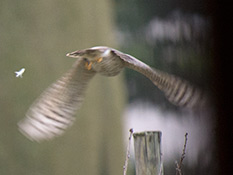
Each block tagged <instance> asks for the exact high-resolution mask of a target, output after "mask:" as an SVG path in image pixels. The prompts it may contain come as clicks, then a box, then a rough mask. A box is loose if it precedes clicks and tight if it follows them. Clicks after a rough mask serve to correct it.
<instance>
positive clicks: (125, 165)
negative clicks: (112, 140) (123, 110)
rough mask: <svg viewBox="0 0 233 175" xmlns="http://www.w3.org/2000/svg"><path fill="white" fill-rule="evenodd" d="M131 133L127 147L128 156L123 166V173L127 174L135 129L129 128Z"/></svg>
mask: <svg viewBox="0 0 233 175" xmlns="http://www.w3.org/2000/svg"><path fill="white" fill-rule="evenodd" d="M129 132H130V135H129V142H128V147H127V152H126V157H125V164H124V166H123V170H124V172H123V175H126V173H127V168H128V163H129V158H130V143H131V137H132V135H133V129H132V128H131V129H130V130H129Z"/></svg>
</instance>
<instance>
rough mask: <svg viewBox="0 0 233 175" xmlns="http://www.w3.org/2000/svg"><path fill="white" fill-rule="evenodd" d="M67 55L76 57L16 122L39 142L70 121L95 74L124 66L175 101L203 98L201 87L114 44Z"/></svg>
mask: <svg viewBox="0 0 233 175" xmlns="http://www.w3.org/2000/svg"><path fill="white" fill-rule="evenodd" d="M66 56H68V57H73V58H76V59H77V60H76V62H75V63H74V64H73V66H72V67H71V69H70V70H69V71H68V72H67V73H65V74H64V75H63V76H62V77H61V78H60V79H58V80H57V81H56V82H55V83H53V84H52V85H51V86H50V87H48V88H47V89H46V90H45V91H44V92H43V93H42V94H41V95H40V96H39V98H38V99H37V100H36V101H35V102H34V103H33V104H32V106H31V107H30V108H29V110H28V111H27V113H26V117H25V118H24V119H23V120H22V121H20V122H19V124H18V125H19V130H20V131H21V132H22V133H23V134H24V135H25V136H26V137H28V138H29V139H30V140H33V141H34V140H35V141H38V142H39V141H42V140H49V139H52V138H54V137H56V136H59V135H61V134H62V133H64V131H65V129H66V128H67V127H69V126H70V125H72V123H73V122H74V120H75V118H74V115H75V112H76V111H77V109H79V108H80V106H81V103H82V101H83V99H84V92H85V90H86V89H87V85H88V82H89V81H90V80H91V79H92V78H93V77H94V75H95V74H101V75H103V76H115V75H117V74H119V73H120V72H121V71H122V69H123V68H125V67H126V68H130V69H133V70H135V71H138V72H140V73H141V74H143V75H145V76H146V77H147V78H149V79H150V80H151V81H152V83H154V85H156V86H157V87H158V88H159V89H160V90H161V91H163V92H164V94H165V95H166V97H167V99H168V100H169V101H170V102H171V103H173V104H175V105H178V106H183V107H188V108H195V107H196V106H197V105H200V103H201V101H202V99H203V94H202V93H201V91H199V89H197V88H196V87H194V86H192V85H190V83H189V82H187V81H185V80H183V79H181V78H179V77H177V76H174V75H171V74H168V73H165V72H162V71H159V70H157V69H154V68H151V67H150V66H148V65H147V64H145V63H143V62H141V61H139V60H138V59H136V58H135V57H133V56H131V55H128V54H125V53H122V52H120V51H118V50H116V49H113V48H109V47H104V46H98V47H92V48H87V49H83V50H78V51H74V52H71V53H68V54H67V55H66Z"/></svg>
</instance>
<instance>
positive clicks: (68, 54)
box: [66, 50, 82, 58]
mask: <svg viewBox="0 0 233 175" xmlns="http://www.w3.org/2000/svg"><path fill="white" fill-rule="evenodd" d="M81 55H82V52H81V51H79V50H78V51H74V52H71V53H67V54H66V56H67V57H73V58H78V57H79V56H81Z"/></svg>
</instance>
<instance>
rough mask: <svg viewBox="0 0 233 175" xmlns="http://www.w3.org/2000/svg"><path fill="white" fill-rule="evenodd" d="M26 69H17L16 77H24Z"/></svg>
mask: <svg viewBox="0 0 233 175" xmlns="http://www.w3.org/2000/svg"><path fill="white" fill-rule="evenodd" d="M24 71H25V68H22V69H20V70H19V71H15V73H16V75H15V76H16V77H20V78H23V73H24Z"/></svg>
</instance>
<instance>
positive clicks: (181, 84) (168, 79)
mask: <svg viewBox="0 0 233 175" xmlns="http://www.w3.org/2000/svg"><path fill="white" fill-rule="evenodd" d="M112 52H113V53H115V54H116V55H117V56H118V57H119V58H121V59H122V60H123V61H124V62H125V66H126V67H128V68H131V69H133V70H136V71H138V72H140V73H142V74H143V75H145V76H146V77H147V78H149V79H150V80H151V81H152V82H153V83H154V84H155V85H156V86H157V87H158V88H159V89H160V90H161V91H163V92H164V93H165V95H166V97H167V99H168V100H169V101H170V102H171V103H173V104H175V105H177V106H182V107H188V108H194V107H197V106H202V105H204V103H205V102H206V101H205V100H206V98H205V97H204V94H203V93H202V91H200V90H199V89H198V88H196V87H194V86H192V85H191V84H190V83H189V82H187V81H185V80H182V79H181V78H179V77H177V76H174V75H171V74H168V73H165V72H162V71H159V70H157V69H152V68H151V67H150V66H148V65H146V64H145V63H143V62H141V61H139V60H138V59H136V58H134V57H133V56H131V55H128V54H124V53H122V52H120V51H118V50H115V49H113V50H112Z"/></svg>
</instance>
